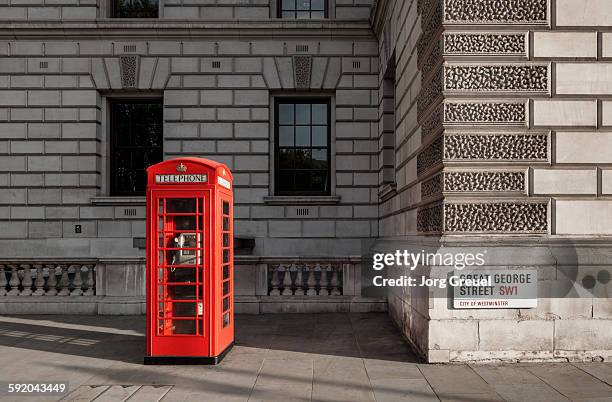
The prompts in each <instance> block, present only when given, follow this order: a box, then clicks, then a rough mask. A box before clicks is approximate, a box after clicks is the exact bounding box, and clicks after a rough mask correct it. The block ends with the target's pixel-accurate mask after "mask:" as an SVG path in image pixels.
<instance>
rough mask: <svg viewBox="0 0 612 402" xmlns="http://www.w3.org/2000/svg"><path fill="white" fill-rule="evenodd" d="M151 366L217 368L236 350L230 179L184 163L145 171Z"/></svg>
mask: <svg viewBox="0 0 612 402" xmlns="http://www.w3.org/2000/svg"><path fill="white" fill-rule="evenodd" d="M147 174H148V181H147V355H146V356H145V358H144V363H145V364H217V363H219V362H220V361H221V359H223V357H224V356H225V354H226V353H227V352H229V350H230V349H231V347H232V346H233V344H234V273H233V271H234V262H233V261H234V252H233V243H234V240H233V196H232V174H231V173H230V171H229V169H228V168H227V166H225V165H224V164H221V163H218V162H214V161H211V160H207V159H201V158H180V159H173V160H168V161H164V162H161V163H158V164H156V165H153V166H151V167H149V168H148V169H147Z"/></svg>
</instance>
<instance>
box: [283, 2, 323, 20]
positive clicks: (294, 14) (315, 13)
mask: <svg viewBox="0 0 612 402" xmlns="http://www.w3.org/2000/svg"><path fill="white" fill-rule="evenodd" d="M327 1H328V0H279V4H280V7H279V10H278V16H279V17H280V18H290V19H296V18H297V19H322V18H327V16H328V6H327Z"/></svg>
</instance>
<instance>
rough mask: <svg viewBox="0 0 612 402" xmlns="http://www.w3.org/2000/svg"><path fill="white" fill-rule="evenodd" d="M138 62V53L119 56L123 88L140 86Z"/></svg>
mask: <svg viewBox="0 0 612 402" xmlns="http://www.w3.org/2000/svg"><path fill="white" fill-rule="evenodd" d="M138 62H139V57H138V56H137V55H129V56H127V55H125V56H119V66H120V69H121V86H122V87H123V88H136V87H137V86H138V78H137V77H138Z"/></svg>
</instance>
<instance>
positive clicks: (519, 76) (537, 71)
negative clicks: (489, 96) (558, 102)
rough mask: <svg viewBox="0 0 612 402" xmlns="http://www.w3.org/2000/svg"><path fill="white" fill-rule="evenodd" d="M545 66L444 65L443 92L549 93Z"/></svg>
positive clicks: (546, 66) (547, 69)
mask: <svg viewBox="0 0 612 402" xmlns="http://www.w3.org/2000/svg"><path fill="white" fill-rule="evenodd" d="M549 74H550V73H549V65H548V64H489V65H478V64H447V65H445V66H444V90H445V91H452V92H529V93H543V94H546V93H548V92H549V91H550V84H549V83H550V75H549Z"/></svg>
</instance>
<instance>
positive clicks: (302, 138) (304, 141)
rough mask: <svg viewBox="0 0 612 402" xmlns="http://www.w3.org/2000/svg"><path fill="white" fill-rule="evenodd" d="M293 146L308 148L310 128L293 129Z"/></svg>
mask: <svg viewBox="0 0 612 402" xmlns="http://www.w3.org/2000/svg"><path fill="white" fill-rule="evenodd" d="M295 146H296V147H309V146H310V126H305V127H301V126H298V127H296V128H295Z"/></svg>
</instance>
